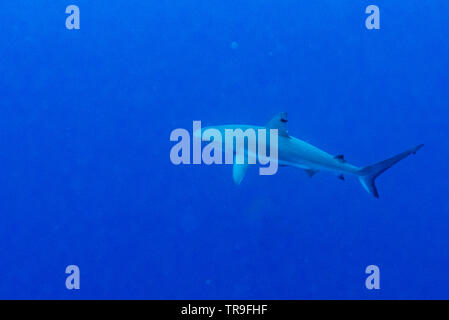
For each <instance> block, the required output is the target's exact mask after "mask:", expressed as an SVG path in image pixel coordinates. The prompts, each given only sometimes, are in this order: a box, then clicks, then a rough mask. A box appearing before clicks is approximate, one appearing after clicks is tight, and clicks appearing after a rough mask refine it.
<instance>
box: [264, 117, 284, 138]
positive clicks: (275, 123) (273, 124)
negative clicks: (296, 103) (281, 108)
mask: <svg viewBox="0 0 449 320" xmlns="http://www.w3.org/2000/svg"><path fill="white" fill-rule="evenodd" d="M287 122H288V116H287V112H280V113H278V114H276V115H275V116H274V117H273V119H271V120H270V121H269V122H268V124H267V128H268V129H277V130H278V133H279V135H281V136H286V137H288V130H287Z"/></svg>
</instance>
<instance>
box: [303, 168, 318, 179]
mask: <svg viewBox="0 0 449 320" xmlns="http://www.w3.org/2000/svg"><path fill="white" fill-rule="evenodd" d="M304 171H305V172H306V173H307V175H308V176H309V177H310V178H312V177H313V176H314V175H315V174H316V173H317V172H318V170H313V169H305V170H304Z"/></svg>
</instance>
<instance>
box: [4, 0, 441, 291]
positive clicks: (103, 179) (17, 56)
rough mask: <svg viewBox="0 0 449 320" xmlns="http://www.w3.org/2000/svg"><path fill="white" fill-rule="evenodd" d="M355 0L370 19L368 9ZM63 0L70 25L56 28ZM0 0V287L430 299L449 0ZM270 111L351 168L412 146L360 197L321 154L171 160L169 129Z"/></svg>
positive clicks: (259, 116) (435, 278) (434, 280)
mask: <svg viewBox="0 0 449 320" xmlns="http://www.w3.org/2000/svg"><path fill="white" fill-rule="evenodd" d="M298 2H301V3H298ZM372 3H374V4H376V5H378V6H379V7H380V10H381V30H367V29H366V28H365V18H366V16H367V15H366V14H365V8H366V6H367V5H369V4H372ZM70 4H76V5H78V6H79V7H80V9H81V30H71V31H69V30H67V29H66V28H65V19H66V17H67V15H66V14H65V8H66V6H67V5H70ZM0 12H1V17H0V34H1V37H2V41H1V45H0V131H1V135H0V150H1V153H0V182H1V184H0V197H1V198H0V298H58V299H66V298H68V299H72V298H75V299H78V298H150V299H185V298H187V299H240V298H245V299H253V298H254V299H255V298H260V299H282V298H284V299H300V298H301V299H302V298H307V299H309V298H338V299H347V298H368V299H371V298H374V299H377V298H449V293H448V292H449V291H448V287H449V273H448V272H447V270H448V267H449V251H448V247H449V236H448V235H449V201H448V189H449V180H448V166H447V164H448V156H449V139H448V138H449V110H448V102H449V90H448V86H449V81H448V70H449V69H448V68H449V40H448V39H449V38H448V37H449V24H448V23H447V12H449V1H446V0H439V1H437V0H434V1H422V0H403V1H383V0H376V1H374V2H373V1H334V0H327V1H325V0H320V1H288V0H276V1H268V0H250V1H241V0H220V1H217V0H204V1H188V0H182V1H181V0H178V1H174V0H172V1H164V0H161V1H155V0H152V1H143V0H140V1H136V0H126V1H125V0H121V1H118V0H108V1H87V0H74V1H73V2H67V1H61V0H55V1H38V0H34V1H31V0H14V1H1V2H0ZM232 42H236V43H238V48H237V49H233V48H231V43H232ZM279 111H288V112H289V118H290V122H289V126H290V133H291V134H292V135H293V136H296V137H299V138H302V139H305V140H306V141H309V142H311V143H313V144H315V145H317V146H318V147H320V148H323V149H324V150H326V151H328V152H330V153H333V154H340V153H342V154H345V157H346V159H347V160H348V161H349V162H351V163H354V164H356V165H368V164H371V163H374V162H377V161H379V160H382V159H384V158H386V157H388V156H391V155H393V154H396V153H398V152H401V151H403V150H405V149H407V148H409V147H412V146H414V145H416V144H419V143H424V144H425V147H424V148H423V149H422V150H421V151H420V152H419V153H418V154H417V155H416V156H414V157H410V158H408V159H406V160H404V161H403V162H401V163H400V164H398V165H397V166H395V167H394V168H393V169H391V170H389V171H388V172H387V173H385V174H384V175H382V177H380V178H379V179H378V181H377V185H378V187H379V191H380V194H381V198H380V199H378V200H377V199H375V198H373V197H372V196H371V195H369V194H368V193H366V192H365V191H364V190H363V188H362V187H361V186H360V184H359V183H358V181H357V180H356V179H347V181H345V182H341V181H340V180H338V179H336V177H335V176H333V175H328V174H324V173H321V174H317V175H316V176H315V177H313V178H312V179H310V178H308V177H307V176H306V175H305V174H304V173H303V172H301V171H300V170H297V169H293V168H281V170H280V171H279V173H278V174H277V175H275V176H269V177H267V176H264V177H260V176H258V174H257V170H255V169H252V170H250V171H249V172H248V174H247V177H246V178H245V180H244V181H243V183H242V185H240V186H235V185H234V184H233V181H232V174H231V171H232V170H231V168H230V167H229V166H211V167H208V166H205V165H201V166H174V165H172V164H171V162H170V158H169V151H170V148H171V147H172V146H173V143H171V142H170V141H169V135H170V132H171V131H172V130H173V129H175V128H179V127H183V128H191V125H192V121H193V120H202V121H203V124H204V125H215V124H225V123H251V124H261V125H263V124H265V123H266V122H267V121H268V120H269V119H270V118H271V117H272V115H274V114H275V113H277V112H279ZM69 264H76V265H78V266H79V267H80V269H81V290H79V291H68V290H66V289H65V277H66V274H65V267H66V266H67V265H69ZM370 264H376V265H378V266H379V267H380V270H381V289H380V290H379V291H376V292H374V291H368V290H366V289H365V285H364V284H365V277H366V275H365V272H364V271H365V267H366V266H367V265H370Z"/></svg>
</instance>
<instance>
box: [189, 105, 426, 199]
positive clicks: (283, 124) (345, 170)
mask: <svg viewBox="0 0 449 320" xmlns="http://www.w3.org/2000/svg"><path fill="white" fill-rule="evenodd" d="M287 122H288V119H287V113H285V112H282V113H279V114H277V115H276V116H275V117H274V118H273V119H271V120H270V121H269V122H268V124H267V125H266V126H264V127H263V126H251V125H221V126H210V127H205V128H202V129H201V130H198V131H197V132H194V137H196V138H200V137H201V135H200V133H201V134H202V133H203V132H204V131H206V130H208V129H215V130H218V131H219V132H220V133H221V134H222V135H223V136H224V135H225V130H226V129H232V130H236V129H241V130H246V129H253V130H256V131H257V130H258V129H267V130H268V129H277V130H278V157H277V159H276V161H277V163H278V164H279V165H280V166H291V167H296V168H300V169H303V170H305V172H306V173H307V174H308V175H309V176H310V177H312V176H313V175H315V174H316V173H317V172H319V171H328V172H333V173H335V174H337V176H338V177H339V178H340V179H342V180H344V175H351V176H355V177H357V178H358V179H359V180H360V182H361V184H362V186H363V187H364V188H365V190H366V191H368V192H369V193H370V194H372V195H373V196H374V197H376V198H379V193H378V191H377V188H376V185H375V184H374V182H375V180H376V178H377V177H378V176H379V175H380V174H381V173H383V172H384V171H385V170H387V169H389V168H390V167H391V166H393V165H394V164H396V163H397V162H399V161H400V160H402V159H404V158H405V157H407V156H409V155H411V154H415V153H416V152H417V151H418V150H419V149H420V148H421V147H422V146H423V145H422V144H420V145H418V146H416V147H414V148H411V149H408V150H406V151H404V152H401V153H399V154H397V155H395V156H393V157H391V158H389V159H386V160H383V161H380V162H378V163H375V164H373V165H370V166H366V167H357V166H355V165H352V164H350V163H348V162H346V160H345V159H344V157H343V155H331V154H329V153H327V152H325V151H323V150H321V149H319V148H317V147H315V146H313V145H311V144H309V143H307V142H305V141H303V140H300V139H297V138H294V137H292V136H290V135H289V134H288V131H287ZM225 143H226V142H225ZM232 143H234V142H232ZM245 152H246V150H245ZM247 168H248V164H237V163H235V162H234V164H233V178H234V181H235V183H236V184H240V182H241V181H242V180H243V178H244V176H245V172H246V170H247Z"/></svg>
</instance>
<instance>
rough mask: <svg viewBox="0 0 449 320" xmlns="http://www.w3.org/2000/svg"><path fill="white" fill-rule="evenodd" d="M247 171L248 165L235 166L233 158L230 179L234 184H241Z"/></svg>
mask: <svg viewBox="0 0 449 320" xmlns="http://www.w3.org/2000/svg"><path fill="white" fill-rule="evenodd" d="M247 169H248V164H237V163H235V158H234V164H233V166H232V178H233V179H234V182H235V184H240V182H242V180H243V178H244V177H245V173H246V170H247Z"/></svg>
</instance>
